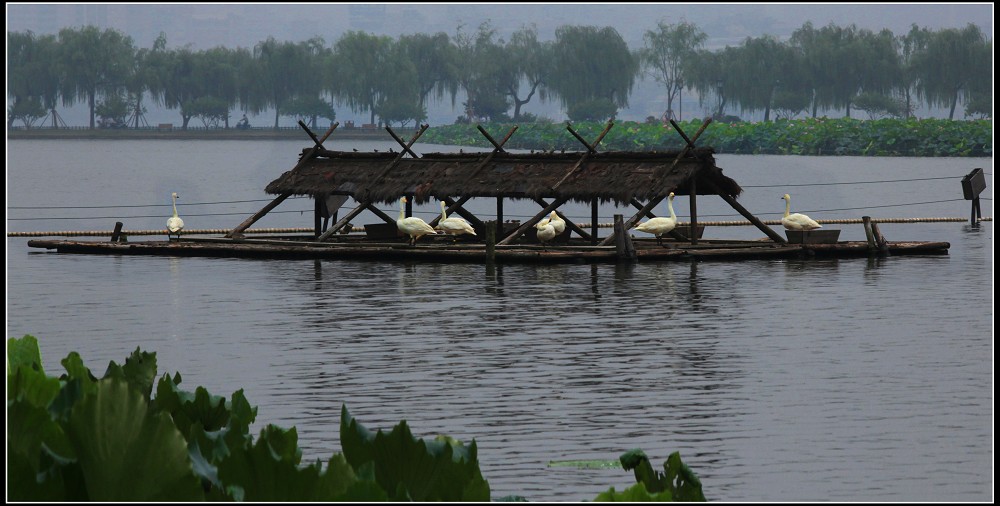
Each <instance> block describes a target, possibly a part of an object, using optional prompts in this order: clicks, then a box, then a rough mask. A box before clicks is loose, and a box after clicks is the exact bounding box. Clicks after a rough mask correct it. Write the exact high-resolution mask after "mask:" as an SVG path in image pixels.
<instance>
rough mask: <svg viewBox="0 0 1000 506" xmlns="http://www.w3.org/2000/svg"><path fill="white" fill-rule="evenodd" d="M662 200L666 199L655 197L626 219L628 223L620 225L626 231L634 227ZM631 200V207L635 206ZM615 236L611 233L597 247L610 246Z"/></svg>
mask: <svg viewBox="0 0 1000 506" xmlns="http://www.w3.org/2000/svg"><path fill="white" fill-rule="evenodd" d="M664 198H666V197H656V198H654V199H653V200H650V201H649V202H647V203H646V205H644V206H642V207H641V208H640V209H639V212H638V213H635V214H634V215H633V216H632V217H631V218H629V219H628V221H626V222H624V223H623V224H622V225H623V226H624V227H625V230H626V231H628V230H630V229H631V228H632V227H634V226H635V224H636V223H639V220H641V219H642V217H643V216H646V215H647V214H649V212H650V211H651V210H652V209H653V208H654V207H656V205H657V204H659V203H660V202H662V201H663V199H664ZM632 200H633V205H635V199H632ZM616 235H618V234H616V233H612V234H611V235H609V236H607V237H605V238H604V240H602V241H601V242H599V243H597V245H598V246H607V245H609V244H611V242H612V241H614V240H615V236H616Z"/></svg>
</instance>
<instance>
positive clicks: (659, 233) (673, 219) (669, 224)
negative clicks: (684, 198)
mask: <svg viewBox="0 0 1000 506" xmlns="http://www.w3.org/2000/svg"><path fill="white" fill-rule="evenodd" d="M667 209H669V210H670V217H669V218H663V217H657V218H650V219H648V220H646V221H644V222H642V223H641V224H639V225H636V226H634V227H632V228H633V229H635V230H638V231H640V232H646V233H649V234H654V235H656V243H657V244H659V245H660V246H663V236H664V235H665V234H668V233H670V231H671V230H673V229H674V227H676V226H677V215H676V214H674V192H670V195H668V196H667Z"/></svg>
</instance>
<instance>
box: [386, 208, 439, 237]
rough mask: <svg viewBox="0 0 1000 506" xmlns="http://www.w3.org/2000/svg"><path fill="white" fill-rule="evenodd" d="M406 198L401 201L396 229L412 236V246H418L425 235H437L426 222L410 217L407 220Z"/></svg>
mask: <svg viewBox="0 0 1000 506" xmlns="http://www.w3.org/2000/svg"><path fill="white" fill-rule="evenodd" d="M405 206H406V197H403V198H401V199H399V218H398V219H396V228H398V229H399V231H400V232H402V233H404V234H406V235H408V236H410V246H414V245H416V244H417V239H420V238H421V237H423V236H425V235H434V234H436V233H437V231H435V230H434V229H433V228H431V226H430V225H428V224H427V222H426V221H424V220H421V219H420V218H417V217H415V216H410V217H409V218H406V217H405V216H406V214H405V212H406V211H405V210H406V207H405Z"/></svg>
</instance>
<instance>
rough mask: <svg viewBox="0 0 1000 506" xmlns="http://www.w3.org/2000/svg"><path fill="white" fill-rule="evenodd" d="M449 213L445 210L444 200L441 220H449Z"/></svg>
mask: <svg viewBox="0 0 1000 506" xmlns="http://www.w3.org/2000/svg"><path fill="white" fill-rule="evenodd" d="M447 219H448V215H447V214H446V213H445V212H444V202H441V221H444V220H447Z"/></svg>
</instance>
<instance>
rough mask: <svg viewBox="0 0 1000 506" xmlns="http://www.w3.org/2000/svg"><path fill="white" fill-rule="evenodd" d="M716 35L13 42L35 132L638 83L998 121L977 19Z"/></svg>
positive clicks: (45, 38)
mask: <svg viewBox="0 0 1000 506" xmlns="http://www.w3.org/2000/svg"><path fill="white" fill-rule="evenodd" d="M706 40H707V36H706V34H705V33H704V32H703V31H702V30H700V29H699V28H698V27H697V26H695V25H693V24H690V23H686V22H681V23H677V24H668V23H665V22H660V23H658V25H657V27H656V28H655V29H653V30H648V31H647V32H646V33H645V36H644V40H643V47H641V48H638V49H631V48H629V47H628V44H626V42H625V41H624V40H623V39H622V37H621V36H620V35H619V34H618V32H617V31H616V30H615V29H613V28H611V27H604V28H600V27H593V26H569V25H567V26H562V27H560V28H558V29H557V30H556V32H555V39H554V40H552V41H542V40H539V38H538V33H537V31H536V29H535V28H534V27H524V28H522V29H520V30H518V31H516V32H514V33H513V34H511V35H510V37H509V38H507V39H506V40H505V39H504V38H502V37H500V36H499V35H498V32H497V30H496V29H495V28H493V27H492V26H491V24H490V23H489V22H486V23H483V24H481V25H480V26H479V27H478V28H477V29H476V30H473V31H467V30H465V29H464V27H463V26H459V27H458V29H457V31H456V34H455V35H454V36H449V35H447V34H445V33H443V32H439V33H436V34H431V35H429V34H419V33H418V34H413V35H402V36H400V37H398V38H396V39H393V38H391V37H388V36H380V35H373V34H369V33H364V32H357V31H350V32H347V33H345V34H343V35H342V36H341V37H340V38H339V39H338V40H337V41H336V42H335V43H334V44H333V45H332V46H327V45H326V43H325V41H324V40H323V39H322V38H318V37H316V38H312V39H309V40H306V41H303V42H281V41H277V40H275V39H274V38H268V39H267V40H264V41H261V42H260V43H258V44H256V45H255V46H254V47H253V48H252V49H249V48H234V49H230V48H224V47H216V48H213V49H208V50H199V51H195V50H191V49H190V48H187V47H183V48H176V49H169V48H168V47H167V40H166V36H165V35H164V34H163V33H161V34H160V36H159V37H158V38H157V39H156V41H155V42H154V43H153V47H151V48H136V47H135V44H134V42H133V41H132V39H131V38H130V37H128V36H126V35H124V34H122V33H121V32H118V31H116V30H113V29H107V30H103V31H102V30H100V29H98V28H96V27H94V26H86V27H82V28H65V29H63V30H61V31H59V33H58V34H56V35H36V34H34V33H32V32H31V31H26V32H8V34H7V64H8V71H7V95H8V104H9V105H8V125H12V124H13V123H14V122H15V121H18V120H19V121H22V122H24V124H25V126H31V124H33V123H34V122H36V121H38V120H42V119H44V120H45V121H46V122H47V121H48V118H49V117H51V120H52V124H53V125H54V126H59V122H60V120H59V115H58V113H57V111H56V108H57V106H58V105H60V104H61V105H63V106H72V105H74V104H76V103H77V102H78V101H79V102H85V103H86V104H87V106H88V108H89V111H90V127H91V128H94V127H96V126H98V122H99V120H100V121H107V122H110V124H112V125H115V126H125V125H128V126H132V127H136V128H138V127H140V126H143V124H142V123H143V114H144V113H145V111H146V109H145V106H144V100H151V101H153V102H155V103H156V104H158V105H160V106H163V107H166V108H168V109H171V110H173V109H177V110H179V112H180V114H181V118H182V125H183V126H184V127H185V128H186V127H187V126H188V124H189V122H190V120H191V119H192V118H196V117H197V118H200V119H201V120H202V121H203V122H204V123H205V125H206V126H212V125H224V126H225V127H227V128H228V127H229V121H230V114H231V111H234V110H239V111H243V112H244V113H249V114H253V115H257V114H260V113H262V112H264V111H269V110H273V111H274V125H275V127H277V126H278V119H279V118H280V117H281V116H297V117H304V118H308V119H309V121H310V122H311V123H312V124H313V126H315V124H316V121H317V118H329V119H330V120H331V121H332V120H333V119H334V118H335V111H334V104H335V103H338V104H341V105H343V106H346V107H349V108H350V109H351V110H352V111H354V112H355V113H367V114H369V117H370V121H371V123H376V122H378V123H385V124H393V123H398V124H401V125H406V124H407V123H409V122H411V121H412V122H421V121H423V120H424V119H426V117H427V106H428V103H429V102H430V101H432V100H436V101H442V100H445V99H446V98H450V100H451V102H452V105H453V106H454V105H455V102H456V99H457V97H458V96H459V92H460V91H463V92H464V96H465V98H466V101H465V102H464V103H463V104H462V105H463V106H464V111H465V114H464V116H461V117H459V121H503V120H514V121H522V122H523V121H530V120H532V119H534V118H533V117H532V115H531V114H527V113H525V112H524V111H523V108H524V106H525V105H526V104H528V103H529V102H531V101H532V100H534V99H535V98H536V97H537V98H538V100H540V101H550V100H558V102H559V103H560V104H561V105H562V106H563V107H564V108H565V110H566V111H567V115H568V117H569V119H571V120H574V121H583V120H605V119H608V118H610V117H614V115H615V114H616V113H617V111H618V110H619V109H621V108H623V107H626V106H627V105H628V99H629V96H630V94H631V93H632V90H633V87H634V85H635V83H636V81H637V80H638V79H642V78H643V77H649V78H652V79H654V80H655V81H656V82H657V83H659V84H660V85H661V86H662V87H663V89H664V91H665V102H666V104H665V106H666V110H665V112H664V117H665V118H666V117H672V116H673V112H672V111H673V104H674V103H675V100H677V99H678V96H679V95H680V93H681V90H685V89H686V90H690V91H695V92H697V94H698V96H699V102H700V103H701V105H702V106H704V107H709V108H710V109H711V110H712V112H713V114H714V115H716V116H719V117H724V116H725V115H726V112H727V111H734V112H735V111H738V112H739V113H740V114H743V113H747V112H751V113H756V112H760V111H763V112H764V118H765V120H769V119H770V118H771V115H772V113H773V114H774V115H775V116H776V117H792V116H795V115H798V114H811V115H812V116H813V117H816V115H817V113H818V111H821V110H824V111H825V110H843V111H845V113H846V116H848V117H850V116H851V113H852V110H859V109H860V110H864V111H867V112H868V113H869V115H871V116H872V117H881V116H897V117H909V116H910V115H911V114H912V111H913V110H914V109H915V107H916V106H917V104H919V103H924V104H927V105H928V106H931V107H942V106H943V107H947V108H948V109H949V119H953V117H954V113H955V109H956V106H957V105H958V104H959V103H960V102H961V103H963V104H964V105H965V112H966V116H980V117H986V116H990V115H991V114H992V90H993V83H992V79H993V78H992V73H991V68H992V41H988V40H987V38H986V36H985V35H984V34H983V33H982V32H981V31H980V30H979V28H978V27H976V26H974V25H971V24H970V25H969V26H967V27H966V28H964V29H944V30H939V31H931V30H928V29H925V28H918V27H917V26H916V25H914V26H913V27H912V28H911V30H910V31H909V32H908V33H906V34H904V35H901V36H895V35H893V34H892V32H891V31H889V30H882V31H880V32H877V33H876V32H872V31H870V30H865V29H858V28H857V27H855V26H854V25H851V26H848V27H839V26H835V25H833V24H831V25H828V26H825V27H822V28H815V27H813V26H812V24H811V23H806V24H805V25H803V26H802V27H801V28H799V29H798V30H796V31H795V32H794V33H793V34H792V36H791V38H790V39H789V40H788V41H780V40H778V39H777V38H775V37H772V36H767V35H765V36H762V37H755V38H754V37H751V38H747V39H746V40H744V41H743V43H742V44H740V45H738V46H729V47H725V48H722V49H719V50H709V49H705V47H704V45H705V41H706Z"/></svg>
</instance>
